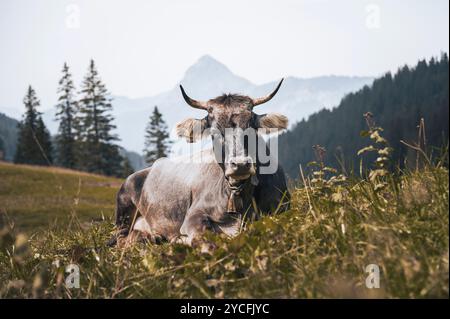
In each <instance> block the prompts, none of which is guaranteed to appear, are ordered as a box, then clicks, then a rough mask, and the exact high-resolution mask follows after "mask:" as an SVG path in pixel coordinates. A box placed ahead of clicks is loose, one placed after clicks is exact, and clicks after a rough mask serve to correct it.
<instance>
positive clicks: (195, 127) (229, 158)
mask: <svg viewBox="0 0 450 319" xmlns="http://www.w3.org/2000/svg"><path fill="white" fill-rule="evenodd" d="M282 82H283V80H281V81H280V83H279V84H278V86H277V87H276V89H275V90H274V91H273V92H272V93H270V94H269V95H267V96H264V97H260V98H251V97H248V96H243V95H237V94H224V95H222V96H219V97H216V98H214V99H211V100H209V101H197V100H194V99H192V98H190V97H189V96H188V95H187V94H186V92H185V91H184V89H183V87H182V86H181V85H180V88H181V93H182V94H183V98H184V100H185V101H186V103H187V104H189V105H190V106H192V107H194V108H196V109H201V110H205V111H206V112H208V114H207V115H206V116H205V117H204V118H203V119H192V118H189V119H186V120H184V121H182V122H180V123H178V124H177V127H176V130H177V134H178V136H180V137H184V138H186V140H187V141H188V142H190V143H192V142H195V141H197V140H199V139H200V138H201V137H202V136H204V135H205V133H206V134H209V135H211V137H212V141H213V148H214V153H215V154H216V159H217V160H218V162H219V163H221V164H223V168H224V172H225V176H226V177H227V178H228V179H230V180H233V181H242V180H246V179H248V178H249V177H250V176H252V175H254V174H256V163H257V161H256V158H253V157H254V156H249V155H250V154H249V146H248V143H247V139H248V135H247V134H246V132H247V133H248V132H249V131H252V130H253V131H254V132H256V130H258V129H261V128H263V129H285V128H286V127H287V123H288V119H287V118H286V117H285V116H284V115H280V114H276V113H269V114H264V115H258V114H256V113H254V112H253V108H254V107H255V106H257V105H260V104H263V103H265V102H268V101H270V100H271V99H272V98H273V97H274V96H275V94H276V93H277V92H278V89H279V88H280V86H281V83H282ZM255 136H256V134H255Z"/></svg>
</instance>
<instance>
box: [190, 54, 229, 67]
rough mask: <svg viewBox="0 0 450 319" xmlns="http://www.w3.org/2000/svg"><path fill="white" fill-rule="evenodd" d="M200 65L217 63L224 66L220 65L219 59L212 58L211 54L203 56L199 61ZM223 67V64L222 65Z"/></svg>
mask: <svg viewBox="0 0 450 319" xmlns="http://www.w3.org/2000/svg"><path fill="white" fill-rule="evenodd" d="M198 63H213V64H214V63H217V64H222V63H220V62H219V61H218V60H217V59H215V58H214V57H212V56H211V55H209V54H205V55H202V56H201V57H200V58H199V59H198V60H197V63H196V64H198ZM222 65H223V64H222Z"/></svg>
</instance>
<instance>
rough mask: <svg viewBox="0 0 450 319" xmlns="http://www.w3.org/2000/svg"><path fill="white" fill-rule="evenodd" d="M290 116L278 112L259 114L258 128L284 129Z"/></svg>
mask: <svg viewBox="0 0 450 319" xmlns="http://www.w3.org/2000/svg"><path fill="white" fill-rule="evenodd" d="M288 122H289V120H288V118H287V117H286V116H284V115H282V114H278V113H268V114H264V115H258V116H257V128H264V129H279V130H284V129H286V128H287V126H288Z"/></svg>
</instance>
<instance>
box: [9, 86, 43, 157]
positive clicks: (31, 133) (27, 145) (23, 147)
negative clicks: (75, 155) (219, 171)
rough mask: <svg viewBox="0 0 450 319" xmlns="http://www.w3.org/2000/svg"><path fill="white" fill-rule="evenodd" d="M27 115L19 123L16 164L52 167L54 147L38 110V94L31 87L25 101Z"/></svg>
mask: <svg viewBox="0 0 450 319" xmlns="http://www.w3.org/2000/svg"><path fill="white" fill-rule="evenodd" d="M23 103H24V104H25V108H26V111H25V114H24V115H23V119H22V121H21V122H19V125H18V129H19V133H18V135H19V137H18V143H17V150H16V154H15V157H14V162H16V163H26V164H35V165H50V164H51V163H52V156H51V155H52V146H51V140H50V133H49V132H48V130H47V129H46V127H45V125H44V122H43V121H42V117H41V113H40V112H39V111H38V110H37V107H38V106H39V105H40V102H39V100H38V98H37V97H36V92H35V91H34V89H33V88H32V87H31V86H29V87H28V90H27V94H26V95H25V98H24V100H23Z"/></svg>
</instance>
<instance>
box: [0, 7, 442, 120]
mask: <svg viewBox="0 0 450 319" xmlns="http://www.w3.org/2000/svg"><path fill="white" fill-rule="evenodd" d="M0 45H1V47H0V112H2V111H3V112H7V113H9V114H11V113H14V112H22V108H23V106H22V104H21V101H22V97H23V95H24V93H25V89H26V87H27V85H28V84H32V85H33V86H34V87H35V88H36V90H37V93H38V96H39V98H40V99H41V101H42V109H48V108H49V107H50V106H51V105H53V104H54V103H55V101H56V87H57V81H58V79H59V77H60V70H61V67H62V64H63V62H64V61H67V62H68V63H69V65H70V67H71V68H72V71H73V73H74V75H75V80H76V84H77V85H79V83H80V81H81V79H82V76H83V74H84V73H85V70H86V68H87V65H88V61H89V59H90V58H91V57H92V58H94V59H95V60H96V62H97V64H98V67H99V71H100V74H101V76H102V78H103V80H104V81H105V82H106V84H107V87H108V88H109V90H110V91H111V92H112V93H113V94H115V95H126V96H129V97H140V96H149V95H153V94H156V93H159V92H161V91H164V90H167V89H169V88H171V87H172V86H173V85H174V84H175V83H176V82H177V81H178V80H180V79H181V77H182V75H183V72H184V71H185V70H186V69H187V68H188V67H189V66H190V65H191V64H192V63H194V62H195V61H196V60H197V59H198V58H199V57H200V56H202V55H204V54H210V55H212V56H213V57H215V58H216V59H218V60H219V61H221V62H223V63H224V64H226V65H227V66H228V67H229V68H230V69H231V70H233V71H234V72H235V73H237V74H239V75H241V76H244V77H246V78H247V79H249V80H251V81H253V82H255V83H263V82H266V81H271V80H274V79H279V78H280V77H282V76H288V75H294V76H298V77H311V76H318V75H327V74H338V75H375V76H376V75H380V74H382V73H384V72H385V71H388V70H395V69H396V68H397V67H398V66H400V65H402V64H404V63H408V64H414V63H415V62H416V61H417V60H418V59H419V58H424V57H426V58H429V57H430V56H432V55H439V54H440V52H442V51H445V52H448V50H449V1H448V0H433V1H426V0H395V1H392V0H384V1H375V0H373V1H364V0H342V1H337V0H315V1H313V0H304V1H298V0H270V1H269V0H246V1H243V0H227V1H225V0H222V1H217V0H127V1H125V0H122V1H112V0H70V1H64V0H2V1H0Z"/></svg>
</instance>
